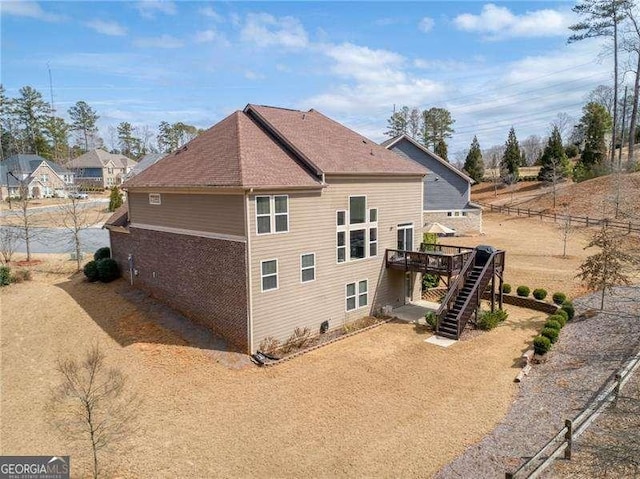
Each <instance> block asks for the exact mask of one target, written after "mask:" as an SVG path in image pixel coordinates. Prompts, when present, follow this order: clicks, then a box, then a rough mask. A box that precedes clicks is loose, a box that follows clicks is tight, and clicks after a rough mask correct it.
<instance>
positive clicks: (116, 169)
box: [67, 148, 137, 188]
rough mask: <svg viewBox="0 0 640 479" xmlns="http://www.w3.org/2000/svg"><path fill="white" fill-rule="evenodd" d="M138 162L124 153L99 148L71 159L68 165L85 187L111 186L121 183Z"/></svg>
mask: <svg viewBox="0 0 640 479" xmlns="http://www.w3.org/2000/svg"><path fill="white" fill-rule="evenodd" d="M136 164H137V163H136V162H135V161H134V160H132V159H131V158H128V157H126V156H124V155H120V154H113V153H109V152H108V151H104V150H102V149H100V148H97V149H95V150H91V151H88V152H86V153H85V154H83V155H80V156H79V157H77V158H75V159H73V160H71V161H70V162H69V163H68V164H67V166H68V167H69V168H70V169H72V170H73V171H75V173H76V177H77V180H78V183H82V185H83V186H84V187H85V188H86V187H96V188H111V187H113V186H117V185H119V184H121V183H122V181H123V178H124V177H125V175H126V174H127V173H129V172H130V171H131V170H132V169H133V167H134V166H136Z"/></svg>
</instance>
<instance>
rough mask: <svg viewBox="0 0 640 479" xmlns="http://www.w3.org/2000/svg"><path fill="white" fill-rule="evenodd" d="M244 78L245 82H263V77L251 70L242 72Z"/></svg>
mask: <svg viewBox="0 0 640 479" xmlns="http://www.w3.org/2000/svg"><path fill="white" fill-rule="evenodd" d="M244 77H245V78H246V79H247V80H263V79H264V78H265V76H264V75H263V74H262V73H257V72H254V71H252V70H247V71H246V72H244Z"/></svg>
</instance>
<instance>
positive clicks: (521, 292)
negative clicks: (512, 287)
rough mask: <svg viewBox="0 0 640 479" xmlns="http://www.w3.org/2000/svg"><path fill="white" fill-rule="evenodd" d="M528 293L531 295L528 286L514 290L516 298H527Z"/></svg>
mask: <svg viewBox="0 0 640 479" xmlns="http://www.w3.org/2000/svg"><path fill="white" fill-rule="evenodd" d="M529 293H531V289H530V288H529V286H518V289H516V294H517V295H518V296H522V297H523V298H526V297H527V296H529Z"/></svg>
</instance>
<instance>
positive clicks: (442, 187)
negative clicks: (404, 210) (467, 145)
mask: <svg viewBox="0 0 640 479" xmlns="http://www.w3.org/2000/svg"><path fill="white" fill-rule="evenodd" d="M382 145H383V146H384V147H386V148H387V149H389V150H391V151H393V152H394V153H397V154H399V155H401V156H403V157H404V158H408V159H410V160H413V161H415V162H416V163H419V164H420V165H422V166H423V167H425V168H426V169H427V170H428V173H427V175H426V176H425V177H424V180H423V183H424V193H423V227H428V226H429V225H430V224H431V223H434V222H437V223H440V224H442V225H444V226H447V227H449V228H452V229H454V230H455V231H456V234H470V233H480V232H482V208H481V207H480V206H479V205H477V204H475V203H472V202H471V185H472V184H473V183H474V181H473V179H471V178H470V177H469V176H467V175H465V174H464V173H463V172H462V171H460V170H458V169H457V168H455V167H454V166H453V165H451V164H449V163H448V162H447V161H446V160H444V159H442V158H440V157H439V156H438V155H436V154H435V153H433V152H432V151H430V150H428V149H427V148H425V147H424V145H421V144H420V143H418V142H417V141H416V140H414V139H413V138H411V137H410V136H408V135H404V134H403V135H400V136H397V137H395V138H392V139H390V140H387V141H385V142H384V143H382Z"/></svg>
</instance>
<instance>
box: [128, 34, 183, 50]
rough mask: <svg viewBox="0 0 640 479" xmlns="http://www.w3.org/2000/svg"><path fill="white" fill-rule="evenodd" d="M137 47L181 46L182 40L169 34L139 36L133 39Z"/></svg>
mask: <svg viewBox="0 0 640 479" xmlns="http://www.w3.org/2000/svg"><path fill="white" fill-rule="evenodd" d="M133 44H134V46H136V47H138V48H181V47H183V46H184V42H183V41H182V40H180V39H179V38H176V37H173V36H171V35H167V34H164V35H160V36H159V37H141V38H136V39H135V40H134V41H133Z"/></svg>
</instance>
